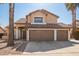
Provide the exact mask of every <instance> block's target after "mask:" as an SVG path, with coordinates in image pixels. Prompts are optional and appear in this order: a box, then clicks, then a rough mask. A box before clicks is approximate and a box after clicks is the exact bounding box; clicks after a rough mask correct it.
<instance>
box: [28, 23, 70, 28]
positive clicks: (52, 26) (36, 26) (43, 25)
mask: <svg viewBox="0 0 79 59" xmlns="http://www.w3.org/2000/svg"><path fill="white" fill-rule="evenodd" d="M27 26H28V28H70V27H68V26H63V25H59V24H57V23H56V24H37V25H36V24H30V23H29V24H28V25H27Z"/></svg>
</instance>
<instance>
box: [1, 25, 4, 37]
mask: <svg viewBox="0 0 79 59" xmlns="http://www.w3.org/2000/svg"><path fill="white" fill-rule="evenodd" d="M4 35H5V30H4V29H3V28H2V27H1V26H0V38H2V37H3V36H4Z"/></svg>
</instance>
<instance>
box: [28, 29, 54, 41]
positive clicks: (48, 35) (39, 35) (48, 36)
mask: <svg viewBox="0 0 79 59" xmlns="http://www.w3.org/2000/svg"><path fill="white" fill-rule="evenodd" d="M29 40H31V41H32V40H42V41H43V40H54V31H50V30H30V31H29Z"/></svg>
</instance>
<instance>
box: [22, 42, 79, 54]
mask: <svg viewBox="0 0 79 59" xmlns="http://www.w3.org/2000/svg"><path fill="white" fill-rule="evenodd" d="M74 44H79V42H74V41H42V42H41V41H40V42H38V41H36V42H35V41H34V42H33V41H32V42H29V43H28V44H27V46H26V47H25V50H24V52H30V53H32V52H45V51H51V50H56V49H62V48H67V47H71V46H74Z"/></svg>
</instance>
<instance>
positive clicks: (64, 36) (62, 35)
mask: <svg viewBox="0 0 79 59" xmlns="http://www.w3.org/2000/svg"><path fill="white" fill-rule="evenodd" d="M57 40H58V41H65V40H68V30H57Z"/></svg>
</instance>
